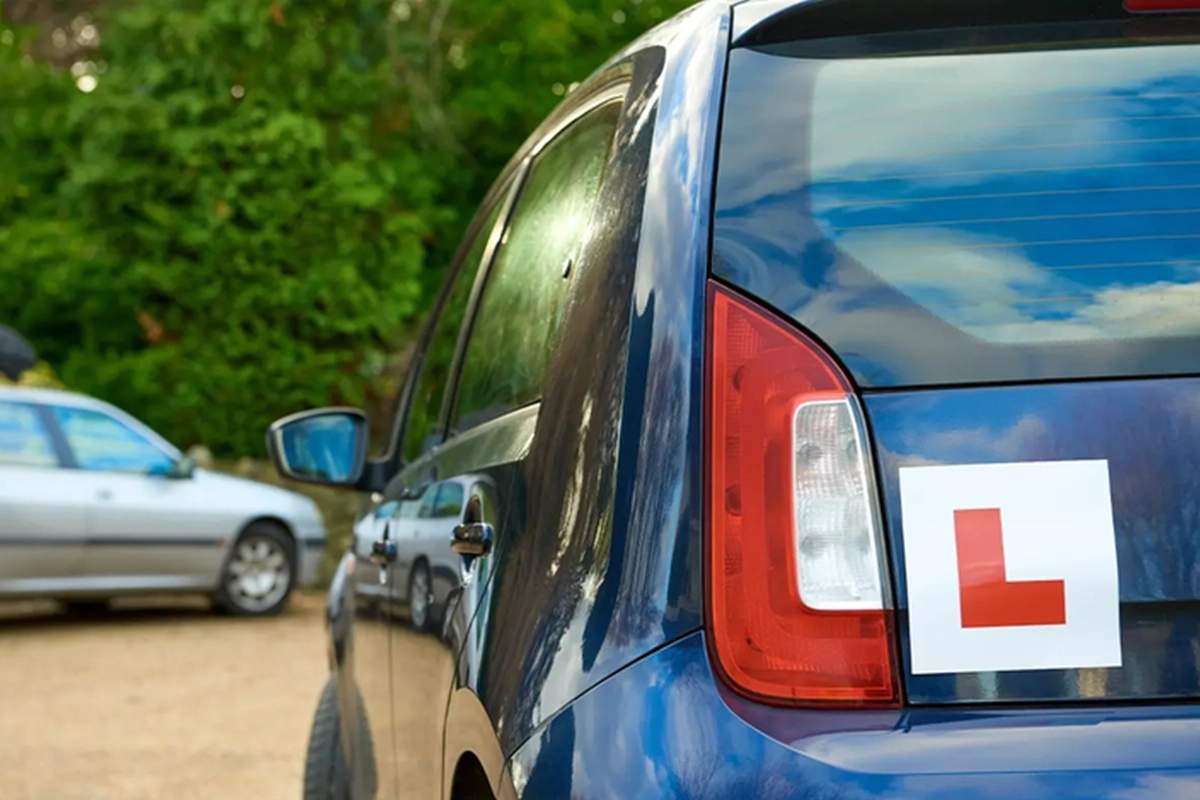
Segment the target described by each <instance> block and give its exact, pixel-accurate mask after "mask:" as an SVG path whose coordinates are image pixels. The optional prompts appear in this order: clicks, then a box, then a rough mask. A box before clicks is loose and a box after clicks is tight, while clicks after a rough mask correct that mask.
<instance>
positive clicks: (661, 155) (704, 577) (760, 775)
mask: <svg viewBox="0 0 1200 800" xmlns="http://www.w3.org/2000/svg"><path fill="white" fill-rule="evenodd" d="M1198 6H1200V2H1193V0H1128V8H1126V6H1125V5H1123V4H1122V3H1121V2H1119V0H1118V1H1116V2H1113V1H1111V0H1086V2H1084V1H1076V0H1036V2H1035V1H1032V0H996V1H995V2H993V1H992V0H970V1H968V0H924V1H923V2H915V0H910V1H908V2H902V1H901V0H809V1H808V2H803V1H797V0H746V1H745V2H734V3H730V2H715V1H714V2H706V3H702V4H700V5H697V6H694V7H693V8H692V9H690V10H689V11H688V12H686V13H684V14H683V15H681V16H679V17H677V18H676V19H674V20H671V21H670V22H668V23H666V24H665V25H663V26H661V27H659V28H658V29H656V30H654V31H652V32H651V33H649V34H648V35H646V36H644V37H643V38H641V39H640V40H638V41H636V42H635V43H633V44H632V45H630V46H629V47H628V48H627V49H626V50H624V51H623V52H621V53H620V54H618V55H617V56H615V57H614V58H613V59H612V60H611V61H609V62H608V63H607V64H605V65H604V66H603V67H602V68H601V69H600V70H599V71H598V72H597V73H596V74H595V75H594V76H592V77H591V78H590V79H589V80H587V81H585V82H584V83H582V84H581V85H580V86H579V87H578V88H577V89H575V90H574V91H573V92H572V93H570V95H569V96H568V97H567V99H566V100H565V102H564V103H563V104H562V106H561V107H560V108H559V109H558V110H557V111H555V112H554V114H553V115H552V116H551V117H550V118H549V119H547V120H546V122H545V123H544V124H543V125H542V126H541V127H540V128H539V129H538V130H537V131H536V132H535V133H534V134H533V135H532V137H531V138H530V139H529V140H528V142H527V143H526V144H525V145H524V147H523V148H522V149H521V150H520V151H519V152H518V153H517V154H516V155H515V156H514V158H513V160H512V161H511V163H510V164H509V165H508V167H507V168H506V169H505V170H504V172H503V173H502V174H501V175H500V177H499V179H498V180H497V182H496V184H495V186H494V188H493V189H492V190H491V192H490V193H489V194H488V196H487V198H486V199H485V200H484V202H483V205H482V207H481V208H480V210H479V212H478V215H477V216H476V218H475V219H474V221H473V222H472V223H471V225H470V228H469V231H468V233H467V234H466V238H465V241H464V242H463V244H462V246H461V248H460V250H459V252H458V255H457V257H456V258H455V260H454V262H453V263H452V264H450V265H449V271H448V275H449V277H448V280H447V283H446V284H445V287H444V288H443V290H442V291H441V293H440V295H439V297H438V299H437V301H436V305H435V307H434V310H433V313H432V315H431V322H430V324H429V326H428V329H427V330H426V331H425V333H424V335H423V338H422V339H421V342H420V344H419V346H418V349H417V356H416V357H415V359H414V361H413V364H412V368H411V373H410V375H409V377H408V379H407V382H406V383H405V385H404V388H403V391H402V394H401V396H400V397H399V399H398V405H397V408H398V409H399V410H398V413H397V416H396V418H395V420H394V422H392V423H390V425H391V427H392V430H391V434H392V435H391V443H390V446H389V447H388V448H387V450H386V452H384V453H381V454H374V453H370V452H368V447H367V441H368V435H367V433H368V432H367V424H366V418H365V416H364V415H363V414H362V413H361V412H359V411H357V410H355V409H344V408H333V409H320V410H315V411H308V412H303V413H301V414H297V415H295V416H293V417H290V418H287V419H285V420H281V421H280V422H279V423H276V425H275V426H273V427H272V429H271V430H270V432H269V434H268V441H269V444H270V446H271V450H272V453H273V455H274V458H275V460H276V463H277V465H278V467H279V469H280V470H281V471H282V472H283V473H284V474H286V475H289V476H290V477H293V478H296V479H301V480H310V481H313V482H317V483H323V484H325V485H335V486H342V487H345V488H346V489H348V490H355V491H360V492H364V493H367V494H369V495H370V497H371V500H370V501H369V502H368V503H367V507H366V509H365V510H364V515H369V514H377V513H378V514H379V516H380V517H381V518H380V519H378V520H376V522H375V523H373V526H372V527H371V530H372V531H376V532H377V538H376V539H375V540H374V541H373V542H369V543H367V544H366V545H361V546H359V547H357V548H355V549H354V551H353V552H349V553H347V555H346V557H345V559H344V560H343V561H342V562H341V565H340V568H339V570H338V573H337V576H336V577H335V579H334V581H333V585H332V588H331V591H330V596H329V604H328V620H327V623H328V634H329V636H328V652H329V664H330V677H329V683H328V685H327V686H326V687H325V690H324V692H323V693H322V695H321V698H320V700H319V704H318V708H317V712H316V717H315V720H314V724H313V730H312V734H311V740H310V745H309V752H308V762H307V768H306V777H305V797H306V798H307V799H308V800H316V798H321V800H329V799H330V798H333V799H335V800H344V799H345V798H409V797H420V798H440V799H441V800H474V799H475V798H484V800H494V799H500V800H509V799H510V798H522V800H545V799H546V798H578V799H579V800H600V799H601V798H630V799H632V798H813V799H816V798H820V799H821V800H834V799H835V798H836V799H837V800H843V799H844V800H866V799H867V798H889V799H896V798H921V799H926V800H928V799H932V798H1001V797H1003V798H1009V797H1011V798H1022V800H1040V799H1041V798H1110V799H1111V800H1118V799H1120V800H1134V799H1137V798H1196V797H1200V702H1198V701H1200V16H1196V15H1193V14H1190V13H1189V12H1190V11H1192V10H1194V9H1195V8H1196V7H1198ZM1144 12H1161V13H1144ZM293 454H303V458H296V457H294V456H293ZM445 487H451V488H453V487H459V488H458V489H455V490H454V492H452V493H449V494H448V493H446V492H444V491H443V488H445ZM389 504H390V505H389ZM385 506H386V507H387V508H384V507H385ZM442 506H445V509H444V513H443V512H442V511H439V508H441V507H442ZM426 507H427V509H428V513H427V514H426V513H425V512H424V511H422V509H423V508H426ZM401 508H408V511H407V512H405V513H404V514H401V513H399V511H398V509H401ZM380 509H383V510H382V511H380ZM393 517H394V518H393ZM418 528H419V529H420V530H419V531H418ZM414 531H416V532H415V533H414ZM422 531H423V533H422ZM417 535H422V536H432V537H434V538H440V540H441V541H442V542H443V543H444V544H445V545H446V546H448V547H449V550H450V552H451V553H452V554H453V556H452V557H450V558H448V559H445V560H443V561H441V562H439V563H433V562H432V561H430V560H426V561H420V560H419V558H420V557H419V556H407V555H405V553H416V552H418V549H416V548H412V547H408V546H406V545H404V542H406V541H408V539H409V538H410V537H412V536H417ZM414 576H417V577H415V578H414ZM368 584H369V585H370V586H371V587H372V589H373V591H371V592H366V591H365V590H364V591H361V592H360V591H359V587H362V586H366V585H368ZM368 595H369V596H368ZM414 607H415V608H417V609H418V612H417V617H416V620H417V621H416V622H414V611H413V609H414Z"/></svg>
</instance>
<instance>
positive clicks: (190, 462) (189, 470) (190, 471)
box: [167, 456, 196, 481]
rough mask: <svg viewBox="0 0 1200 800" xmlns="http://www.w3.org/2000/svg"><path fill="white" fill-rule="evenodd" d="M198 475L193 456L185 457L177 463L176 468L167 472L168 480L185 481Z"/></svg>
mask: <svg viewBox="0 0 1200 800" xmlns="http://www.w3.org/2000/svg"><path fill="white" fill-rule="evenodd" d="M195 474H196V460H195V459H194V458H192V457H191V456H183V457H182V458H180V459H179V460H178V461H176V462H175V466H173V467H171V469H170V470H169V471H168V472H167V477H168V478H174V479H175V480H181V481H185V480H188V479H190V478H191V477H192V476H193V475H195Z"/></svg>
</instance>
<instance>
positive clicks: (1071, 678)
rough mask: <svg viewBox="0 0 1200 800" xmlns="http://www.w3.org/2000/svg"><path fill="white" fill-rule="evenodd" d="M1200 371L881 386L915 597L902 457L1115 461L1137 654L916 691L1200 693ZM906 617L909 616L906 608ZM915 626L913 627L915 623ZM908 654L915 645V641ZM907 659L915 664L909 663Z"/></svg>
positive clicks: (1124, 589)
mask: <svg viewBox="0 0 1200 800" xmlns="http://www.w3.org/2000/svg"><path fill="white" fill-rule="evenodd" d="M1197 398H1200V380H1196V379H1165V380H1164V379H1160V380H1143V381H1119V382H1106V383H1079V384H1065V385H1064V384H1060V385H1044V386H1020V387H986V388H975V389H960V390H943V391H938V392H900V393H889V394H876V395H868V396H867V397H866V399H865V407H866V411H867V417H868V419H869V421H870V423H871V428H872V432H873V435H874V440H875V449H876V454H877V456H878V462H879V477H880V482H881V488H882V492H883V496H884V498H885V512H886V518H887V523H888V539H889V542H890V544H891V548H892V563H893V564H894V569H895V572H896V581H895V584H896V598H897V604H898V606H899V608H901V609H903V608H905V606H906V605H907V598H906V593H905V580H904V547H903V542H904V529H903V523H902V520H901V514H900V488H899V469H900V468H901V467H903V466H916V465H921V464H990V463H1002V462H1011V461H1069V460H1082V459H1102V460H1107V461H1108V469H1109V478H1110V481H1111V483H1112V501H1113V522H1114V525H1115V530H1116V536H1117V560H1118V568H1119V575H1120V590H1121V601H1122V645H1123V651H1124V654H1123V662H1124V666H1123V667H1121V668H1114V669H1103V670H1087V671H1086V673H1087V677H1086V678H1085V676H1084V672H1082V671H1080V670H1046V671H1039V672H1011V673H1004V674H1001V675H996V674H994V673H993V674H987V675H982V674H964V675H958V676H920V677H914V676H912V675H911V673H909V674H908V677H907V679H906V683H907V688H908V694H909V700H910V702H917V703H929V702H952V701H978V700H1010V701H1011V700H1048V699H1059V698H1067V697H1070V698H1074V697H1079V696H1081V695H1084V696H1086V694H1088V692H1085V691H1083V690H1081V688H1080V687H1081V686H1082V685H1083V683H1084V681H1088V682H1089V685H1090V686H1091V689H1090V693H1091V694H1092V695H1095V694H1096V693H1097V692H1098V691H1102V693H1103V694H1104V695H1106V696H1108V697H1113V698H1122V697H1179V696H1191V697H1196V696H1200V671H1198V669H1200V668H1198V666H1197V662H1196V657H1195V655H1194V653H1193V649H1192V648H1193V643H1194V642H1196V641H1197V637H1198V636H1200V571H1198V570H1197V569H1196V566H1195V565H1196V564H1197V563H1198V562H1200V538H1198V537H1197V535H1196V532H1197V531H1200V502H1198V498H1200V403H1198V402H1197ZM901 619H902V620H903V616H901ZM902 627H903V626H902ZM904 650H905V652H906V653H907V651H908V649H907V648H904ZM907 666H908V665H907V663H906V669H907Z"/></svg>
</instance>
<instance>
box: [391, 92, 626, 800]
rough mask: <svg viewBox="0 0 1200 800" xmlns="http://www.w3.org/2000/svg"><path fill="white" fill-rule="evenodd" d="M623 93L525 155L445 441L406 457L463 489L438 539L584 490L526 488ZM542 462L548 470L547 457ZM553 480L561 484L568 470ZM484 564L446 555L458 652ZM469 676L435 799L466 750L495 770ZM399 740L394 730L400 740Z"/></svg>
mask: <svg viewBox="0 0 1200 800" xmlns="http://www.w3.org/2000/svg"><path fill="white" fill-rule="evenodd" d="M624 92H625V85H623V84H616V85H610V86H608V87H606V88H604V89H603V90H602V91H600V92H599V93H598V94H595V95H593V96H591V97H590V98H588V99H587V100H586V102H584V103H583V105H581V106H578V107H576V109H575V111H574V113H571V114H569V115H568V116H567V117H566V118H565V119H563V120H562V121H561V123H560V124H559V126H558V127H557V129H556V130H553V131H552V132H551V133H550V134H549V135H548V136H547V137H546V138H545V139H544V140H543V141H542V142H541V143H540V144H539V145H538V146H537V147H535V148H534V150H533V152H532V153H531V156H530V165H529V168H528V173H527V175H526V176H525V179H524V181H523V184H522V186H521V189H520V192H519V195H518V197H517V200H516V203H515V205H514V208H513V211H512V214H511V216H510V218H509V220H508V223H507V225H506V227H505V229H504V233H503V236H502V238H501V244H500V245H499V247H498V249H497V252H496V254H495V256H494V258H493V260H492V263H491V264H490V266H489V269H488V272H487V274H486V276H485V279H484V283H483V286H482V290H481V292H480V299H479V304H478V308H477V309H476V313H475V315H474V317H473V318H469V323H468V324H467V325H465V326H464V329H463V336H462V341H461V343H460V352H459V354H458V357H457V359H456V360H457V363H458V364H459V366H460V369H459V370H458V371H459V372H460V375H461V377H460V379H459V380H458V382H457V384H456V388H455V391H454V393H453V394H451V395H450V396H449V397H447V398H446V401H445V403H444V405H443V408H442V410H441V414H442V417H443V419H444V420H445V423H444V427H445V430H446V432H447V433H446V435H445V436H444V437H443V438H444V441H443V442H442V443H440V444H439V445H437V446H436V447H434V448H433V449H432V450H430V451H429V452H426V453H423V454H421V455H420V456H419V457H418V458H416V459H415V460H413V461H412V462H411V463H410V465H409V466H408V468H407V469H406V471H405V472H404V473H402V476H401V477H402V479H403V478H404V476H405V475H411V476H412V477H413V480H419V479H421V478H422V477H424V476H427V475H431V474H432V475H434V476H436V477H437V479H438V480H439V481H441V485H442V486H448V485H456V486H458V487H459V489H458V491H459V492H461V494H458V495H457V496H456V498H455V503H454V508H453V510H454V511H455V512H457V514H455V515H454V516H459V515H462V516H461V518H460V519H455V520H454V522H455V524H454V525H450V524H448V525H446V526H445V531H444V532H440V535H442V536H446V535H447V534H451V535H452V534H453V530H454V528H455V527H457V526H458V525H459V524H461V525H464V526H478V527H476V529H475V530H476V533H477V535H478V536H480V537H481V540H485V541H489V542H491V543H492V544H491V546H492V547H495V548H497V550H498V551H499V550H502V549H503V547H504V543H505V542H506V541H509V540H513V539H518V538H520V537H521V536H522V535H523V533H524V530H525V523H526V519H527V514H528V511H529V506H530V504H533V503H543V502H549V503H555V502H565V503H568V504H570V503H572V502H579V501H582V500H583V498H582V497H581V496H579V494H578V492H580V491H582V490H583V489H584V488H586V487H583V486H576V487H575V489H576V494H575V496H573V497H572V496H568V497H530V496H529V495H528V492H527V486H526V477H527V473H528V469H529V464H528V461H527V457H528V455H529V453H530V447H531V444H532V442H533V440H534V435H535V431H538V430H539V413H540V409H539V401H540V399H541V397H542V391H543V387H544V385H545V383H546V379H547V375H548V370H549V364H550V357H551V354H552V353H553V352H554V351H555V349H556V347H557V346H558V341H559V325H560V322H561V319H562V317H563V313H564V307H565V305H566V302H567V298H568V297H569V296H570V294H571V292H572V290H573V289H572V287H573V286H574V285H575V284H576V282H577V281H578V280H579V264H580V256H581V255H582V250H583V248H584V246H585V243H586V241H587V238H588V235H589V231H590V230H591V224H590V222H591V219H592V218H593V216H594V214H595V213H596V211H597V206H596V204H597V197H598V193H599V188H600V185H601V181H602V179H603V176H604V172H605V169H606V166H607V164H608V161H609V157H610V155H611V152H612V144H613V141H614V136H615V132H616V130H617V127H618V125H619V123H620V120H621V119H622V99H623V98H624ZM588 363H589V362H588V360H587V359H584V360H582V361H580V362H579V363H578V364H577V367H578V368H580V369H586V368H587V366H588ZM598 413H600V412H598ZM581 424H582V425H583V426H584V427H585V428H586V426H587V425H588V424H589V422H588V421H587V420H586V419H584V420H583V421H582V422H581ZM567 433H568V432H567V431H564V430H550V431H546V432H544V434H543V435H545V436H547V437H551V438H557V437H560V436H561V437H562V440H563V441H564V443H565V442H566V441H567V439H568V437H567V435H566V434H567ZM564 463H565V462H564ZM547 468H549V469H551V470H553V469H554V465H547ZM559 477H560V478H562V479H564V480H567V481H568V482H569V481H570V480H571V477H572V476H571V475H569V474H562V475H559ZM466 487H469V488H470V490H471V496H470V498H469V499H467V498H465V494H466V492H465V488H466ZM464 499H467V502H465V503H464V502H463V500H464ZM449 510H450V509H449V507H448V508H447V511H449ZM468 510H469V511H470V515H469V517H468V516H467V515H466V512H467V511H468ZM447 516H448V517H449V516H450V515H449V514H448V515H447ZM556 547H557V543H555V545H553V546H552V547H551V548H550V551H549V552H548V553H547V554H546V555H547V557H548V559H549V560H548V562H547V563H548V565H549V569H548V571H547V572H546V573H545V574H542V575H538V576H536V578H535V580H536V581H537V583H531V584H530V585H528V586H527V587H526V588H527V589H528V590H529V591H530V592H531V593H538V592H540V591H541V590H542V588H543V586H542V585H541V584H544V583H546V582H548V581H554V580H562V579H563V578H568V577H569V576H567V575H565V574H561V575H557V578H556V572H555V570H554V568H555V563H554V561H553V555H554V551H555V549H556ZM489 564H490V554H485V555H483V556H481V557H474V558H457V559H454V560H450V559H447V563H446V569H445V572H444V575H445V577H446V582H447V585H448V586H450V587H452V588H454V589H457V588H458V587H459V586H460V585H462V586H464V588H463V590H462V592H461V593H458V595H457V596H458V597H460V598H461V601H460V602H457V603H454V604H452V605H451V612H452V614H453V615H454V617H452V618H451V619H450V620H448V621H447V624H446V625H445V626H444V629H445V630H447V631H449V632H450V633H451V636H450V638H449V640H448V641H447V646H448V647H450V648H451V649H453V650H454V651H455V656H456V657H457V656H458V654H459V652H460V650H461V649H462V647H463V644H464V642H463V641H461V640H460V639H459V638H456V637H454V636H453V632H454V631H456V630H460V631H461V630H463V629H464V622H465V615H466V614H468V613H470V614H478V613H481V609H482V608H483V607H484V606H486V601H484V603H483V604H482V605H481V604H480V602H479V598H480V596H481V594H480V593H481V592H483V593H486V591H487V589H486V587H487V578H488V575H489ZM484 613H486V612H484ZM564 622H565V620H564ZM531 623H532V620H528V621H526V623H525V624H531ZM397 641H398V646H397V648H396V650H394V652H397V651H399V650H400V649H401V648H402V647H405V646H408V645H407V643H406V642H405V640H403V639H398V640H397ZM526 655H532V653H528V652H527V653H526ZM405 680H407V681H408V682H409V683H410V684H413V685H415V680H414V678H413V677H407V676H405V675H404V674H403V673H400V672H397V676H396V681H397V683H396V689H397V691H396V706H395V710H394V712H393V713H394V716H395V717H396V719H397V720H398V721H402V720H404V718H405V715H406V704H405V697H406V692H404V691H403V690H402V689H401V686H402V685H403V683H402V682H403V681H405ZM470 682H471V679H470V678H467V679H466V680H463V679H462V678H461V677H460V676H458V675H457V674H456V676H455V680H454V683H453V684H451V685H448V686H446V687H445V688H444V690H443V692H442V694H441V695H440V698H439V702H440V703H441V704H442V705H443V707H444V708H445V709H446V713H447V714H448V723H447V724H448V725H449V726H450V727H448V728H447V730H446V731H445V741H446V745H445V748H444V749H443V752H442V758H443V760H444V761H443V783H442V787H441V791H442V792H443V796H444V793H445V792H446V791H448V790H449V787H450V783H451V782H452V781H453V776H454V774H455V771H456V770H457V769H458V758H459V755H460V754H462V753H464V752H469V753H472V754H473V757H475V758H477V759H479V760H481V761H485V762H487V765H488V772H489V773H492V774H494V773H495V772H497V771H498V770H499V769H500V765H501V763H502V756H501V750H500V745H499V742H498V740H497V737H496V736H495V733H494V727H493V724H492V721H491V720H490V718H489V715H488V712H487V711H486V709H485V707H484V705H483V704H482V703H481V701H480V698H479V697H478V696H477V695H476V694H475V692H474V688H473V687H472V686H471V685H470ZM456 687H457V688H456ZM451 695H453V698H452V697H451ZM398 729H399V728H398ZM404 743H405V740H404V739H403V738H402V737H399V736H398V738H397V744H398V745H403V744H404ZM471 763H474V762H471ZM430 796H436V795H430Z"/></svg>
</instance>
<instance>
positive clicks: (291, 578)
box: [212, 520, 296, 617]
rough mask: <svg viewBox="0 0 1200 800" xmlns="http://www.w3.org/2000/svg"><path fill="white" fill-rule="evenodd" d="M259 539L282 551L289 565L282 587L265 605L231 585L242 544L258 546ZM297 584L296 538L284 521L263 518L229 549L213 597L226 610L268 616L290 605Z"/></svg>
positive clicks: (217, 606) (219, 609) (255, 615)
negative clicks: (283, 524) (275, 521)
mask: <svg viewBox="0 0 1200 800" xmlns="http://www.w3.org/2000/svg"><path fill="white" fill-rule="evenodd" d="M258 543H261V544H262V545H263V546H264V547H267V548H269V549H271V550H273V551H275V550H277V551H278V552H279V553H281V554H282V556H283V559H284V561H285V563H286V565H287V575H286V579H285V581H284V586H283V587H282V591H281V592H278V593H274V592H273V593H272V594H271V595H270V596H269V597H268V601H267V602H265V603H264V604H261V605H256V604H254V603H251V602H249V599H248V598H247V597H244V596H242V595H241V594H239V593H238V592H236V591H234V590H231V586H230V584H231V581H232V580H233V575H232V570H233V568H234V563H235V561H236V560H237V558H238V557H239V548H241V547H242V546H243V545H251V546H255V545H257V544H258ZM295 586H296V542H295V540H293V539H292V537H291V536H290V535H289V534H288V532H287V531H286V530H284V529H283V528H282V527H281V526H280V525H278V524H277V523H274V522H267V521H265V520H263V521H259V522H252V523H250V524H249V525H247V526H246V529H245V530H244V531H242V534H241V535H240V536H239V537H238V539H237V541H236V542H234V543H233V547H231V548H230V549H229V555H228V556H227V557H226V559H225V564H224V565H223V566H222V567H221V578H220V583H219V584H218V585H217V591H216V592H215V593H214V594H213V598H212V600H213V605H214V606H215V607H216V609H217V610H218V611H220V612H222V613H225V614H230V615H233V616H238V617H264V616H268V615H271V614H278V613H279V612H280V611H281V610H283V608H284V607H285V606H286V605H287V602H288V599H289V598H290V597H291V596H292V589H294V588H295ZM275 594H277V596H275Z"/></svg>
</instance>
